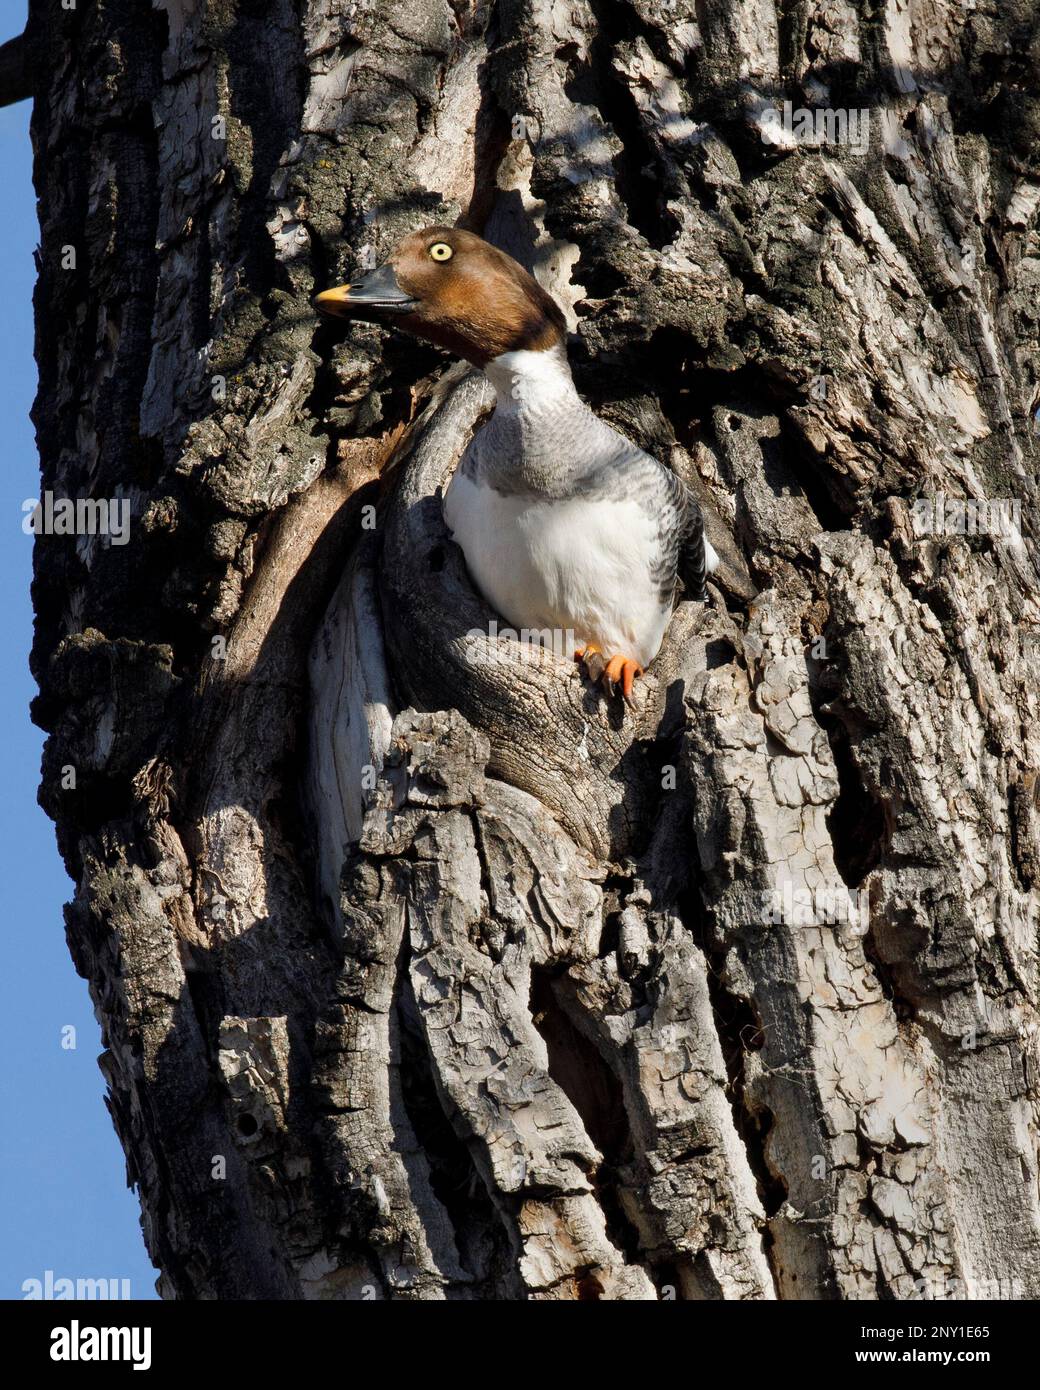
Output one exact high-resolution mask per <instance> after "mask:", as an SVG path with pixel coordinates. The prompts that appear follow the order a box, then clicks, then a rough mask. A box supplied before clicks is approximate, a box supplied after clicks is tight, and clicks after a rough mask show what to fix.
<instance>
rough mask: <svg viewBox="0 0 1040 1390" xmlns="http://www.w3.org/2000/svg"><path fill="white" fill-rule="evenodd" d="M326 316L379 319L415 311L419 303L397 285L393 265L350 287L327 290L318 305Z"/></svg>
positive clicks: (363, 277) (368, 275) (382, 268)
mask: <svg viewBox="0 0 1040 1390" xmlns="http://www.w3.org/2000/svg"><path fill="white" fill-rule="evenodd" d="M314 303H315V307H316V308H318V309H319V310H320V311H321V312H322V313H323V314H331V315H333V316H334V317H336V318H344V319H363V318H377V317H380V316H381V315H383V314H395V313H397V314H401V313H406V312H407V311H408V310H409V309H414V308H415V306H416V304H417V303H418V300H415V299H413V298H412V297H411V295H409V294H406V293H405V291H404V290H403V289H402V288H401V286H400V285H399V284H398V283H397V276H396V275H395V274H394V268H393V266H392V265H381V266H379V268H378V269H376V270H370V271H368V272H367V273H366V274H365V275H362V276H360V278H359V279H357V280H352V281H351V282H350V284H349V285H340V286H339V287H338V288H337V289H334V290H324V291H323V292H322V293H321V294H319V295H318V296H317V298H316V299H315V301H314Z"/></svg>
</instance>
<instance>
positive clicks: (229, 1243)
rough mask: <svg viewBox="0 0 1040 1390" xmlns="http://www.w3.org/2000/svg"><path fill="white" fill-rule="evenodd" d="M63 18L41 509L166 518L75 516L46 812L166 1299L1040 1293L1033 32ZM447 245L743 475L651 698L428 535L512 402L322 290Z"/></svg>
mask: <svg viewBox="0 0 1040 1390" xmlns="http://www.w3.org/2000/svg"><path fill="white" fill-rule="evenodd" d="M28 42H29V43H30V44H31V46H32V51H33V52H35V53H37V54H39V53H46V54H47V55H48V59H47V62H46V64H43V65H41V66H40V70H39V71H38V73H37V77H36V84H37V92H36V107H35V115H34V121H33V131H34V141H35V148H36V186H37V190H38V193H39V198H40V210H41V222H42V242H41V245H42V249H41V251H40V255H39V269H40V281H39V289H38V292H37V298H36V304H37V314H38V320H37V325H38V336H37V356H38V360H39V366H40V377H41V380H40V394H39V398H38V401H37V405H36V410H35V421H36V425H37V430H38V436H39V444H40V452H41V457H42V467H43V479H42V488H43V490H44V495H45V494H46V493H47V492H50V493H51V494H53V497H54V498H61V497H66V496H67V497H72V498H81V499H82V498H88V497H89V498H94V499H111V500H112V502H113V505H114V506H115V507H116V511H115V512H113V515H117V514H118V503H119V501H125V502H126V503H127V504H128V507H129V516H130V523H129V532H128V537H126V538H125V539H126V543H125V544H123V543H120V542H121V538H120V536H119V535H118V534H111V535H109V536H107V537H106V536H103V535H90V534H79V535H69V536H65V535H61V534H57V533H55V534H42V535H40V536H38V538H37V541H36V582H35V597H36V607H37V614H38V620H37V637H36V644H35V652H34V672H35V674H36V677H37V679H38V681H39V685H40V696H39V699H38V701H37V703H36V706H35V716H36V718H37V720H38V721H39V722H40V723H41V724H42V726H43V727H44V728H45V729H46V730H47V731H48V732H49V734H50V737H49V739H48V742H47V749H46V753H45V757H44V767H43V781H42V789H41V800H42V803H43V805H44V806H45V807H46V809H47V810H48V812H49V813H50V814H51V815H52V816H53V817H54V819H55V821H56V823H57V826H58V837H59V843H60V847H61V851H62V853H63V855H64V857H65V861H66V863H67V865H68V868H69V871H70V873H71V874H72V876H73V878H74V880H75V882H76V885H77V888H76V896H75V899H74V901H73V903H72V904H71V905H70V907H69V909H68V913H67V930H68V939H69V944H70V947H71V950H72V954H73V957H74V959H75V962H76V965H77V968H78V969H79V971H80V972H81V973H82V974H83V975H84V977H85V978H86V979H87V980H88V981H89V985H90V989H91V993H92V997H93V999H94V1001H95V1005H96V1008H97V1012H98V1014H99V1016H100V1018H101V1020H102V1025H103V1029H104V1042H105V1048H106V1050H105V1053H104V1055H103V1057H102V1059H101V1065H102V1068H103V1071H104V1073H105V1076H106V1078H107V1081H108V1085H109V1095H110V1108H111V1112H112V1116H113V1119H114V1121H115V1125H116V1128H117V1130H118V1132H119V1134H120V1137H121V1139H122V1142H123V1145H124V1148H125V1150H126V1155H127V1165H128V1177H129V1180H130V1181H131V1182H132V1183H134V1184H136V1185H137V1186H138V1188H139V1191H140V1196H141V1203H142V1211H143V1225H144V1232H145V1238H146V1241H147V1245H148V1249H149V1251H150V1253H151V1255H152V1258H153V1259H154V1261H155V1262H156V1263H157V1264H158V1265H159V1267H160V1269H161V1270H162V1276H161V1280H160V1290H161V1292H162V1293H163V1294H164V1295H165V1296H170V1297H179V1298H243V1297H244V1298H259V1297H275V1298H292V1299H296V1298H321V1299H354V1298H371V1297H375V1298H406V1299H407V1298H411V1299H428V1298H451V1299H470V1298H486V1299H523V1298H533V1299H583V1298H587V1299H597V1298H601V1299H656V1298H661V1299H668V1298H684V1299H700V1298H726V1299H742V1298H743V1299H770V1298H843V1299H853V1298H858V1299H863V1298H866V1299H876V1298H888V1297H898V1298H913V1297H924V1298H935V1297H938V1298H946V1297H955V1296H957V1294H958V1293H960V1294H962V1295H968V1296H976V1297H994V1296H998V1297H1004V1298H1006V1297H1016V1298H1017V1297H1034V1298H1035V1297H1037V1296H1040V1188H1038V1170H1037V1100H1038V1088H1037V1065H1036V1064H1037V1007H1036V1005H1037V988H1038V983H1040V980H1038V934H1037V903H1038V887H1040V884H1038V875H1040V840H1038V827H1040V783H1038V781H1037V774H1036V769H1037V767H1038V766H1040V737H1038V733H1037V729H1036V725H1035V722H1034V720H1033V718H1032V716H1033V713H1034V710H1035V703H1034V700H1035V695H1034V692H1035V688H1036V680H1037V674H1038V671H1040V648H1038V644H1037V633H1038V622H1040V609H1038V603H1037V587H1036V586H1037V578H1038V567H1037V552H1036V548H1035V540H1034V536H1035V532H1034V525H1035V511H1034V507H1035V502H1036V480H1035V471H1036V462H1037V455H1038V447H1037V437H1036V435H1035V434H1034V433H1033V431H1032V428H1031V424H1032V417H1033V415H1034V413H1035V411H1036V407H1037V404H1038V394H1040V391H1038V385H1037V382H1038V379H1040V344H1038V320H1037V311H1036V305H1037V295H1038V288H1040V245H1038V236H1037V210H1038V206H1040V158H1038V153H1037V151H1038V141H1037V135H1038V133H1040V100H1038V95H1037V94H1038V92H1040V86H1038V81H1040V73H1038V69H1040V37H1038V28H1037V17H1036V10H1035V6H1034V5H1031V4H1029V3H1028V2H1027V0H1023V3H1014V0H1001V4H1000V6H999V11H998V7H997V6H995V5H991V4H988V3H982V0H980V3H979V4H978V5H977V6H976V5H975V4H970V5H964V6H960V7H958V6H947V5H939V4H936V3H931V0H884V3H882V0H878V3H875V4H873V5H870V6H867V5H855V4H852V3H849V2H848V0H830V3H828V4H826V5H824V4H814V3H797V4H787V5H774V4H770V3H768V0H746V3H731V0H700V3H697V4H695V3H694V0H627V3H615V4H609V5H608V4H605V3H602V0H573V3H568V4H566V5H563V4H559V3H554V0H498V3H496V4H494V5H484V4H478V5H469V4H464V3H460V2H456V3H452V4H447V3H444V2H443V0H372V3H371V4H369V5H366V6H359V5H356V4H345V3H340V0H298V3H292V2H291V0H270V3H260V0H237V3H234V0H220V3H218V2H217V0H210V2H209V3H206V0H153V7H152V8H149V7H148V6H145V5H142V4H140V3H139V0H95V3H94V4H93V5H91V6H86V5H83V6H81V7H78V8H77V9H75V10H71V11H66V10H63V9H62V8H61V7H60V6H58V5H56V4H54V3H51V0H47V3H44V0H33V3H32V5H31V16H30V27H29V33H28ZM785 100H789V101H790V102H791V108H789V111H793V113H794V114H793V117H792V119H791V120H790V121H788V123H787V126H785V125H784V121H783V116H784V110H785V108H784V102H785ZM802 108H810V109H813V110H816V109H819V110H823V109H825V108H826V109H831V110H832V111H838V110H840V111H843V112H845V111H848V110H851V111H852V112H853V114H854V115H855V113H856V112H859V111H861V110H862V111H864V112H866V129H867V130H868V132H869V140H868V141H863V142H862V143H861V144H860V145H857V144H856V143H855V140H854V139H853V124H852V122H851V121H850V122H849V124H848V125H847V127H845V129H844V135H843V134H842V129H841V128H840V127H837V126H834V127H833V128H831V129H830V130H829V131H828V130H827V129H824V131H823V137H824V138H823V139H822V140H820V141H816V142H812V143H809V142H807V141H805V140H803V139H801V138H800V137H799V128H798V126H797V122H798V120H799V117H798V112H799V110H801V109H802ZM777 113H779V114H777ZM788 127H790V128H788ZM859 129H860V131H861V133H862V131H863V129H864V127H863V126H860V127H859ZM433 222H442V223H443V222H446V223H456V222H457V223H459V224H460V225H463V226H466V227H469V228H471V229H472V230H475V231H478V232H480V233H482V234H483V235H485V236H487V237H488V238H489V239H490V240H492V241H494V242H495V243H496V244H497V245H500V246H502V247H504V248H505V249H507V250H509V251H511V252H512V253H513V254H514V255H516V256H517V257H518V259H520V260H522V261H523V262H524V263H525V264H527V265H529V266H531V267H532V268H533V269H534V270H535V271H536V273H537V274H538V276H539V278H540V279H541V280H542V282H543V283H544V284H545V285H546V287H547V288H548V289H550V291H552V292H553V293H554V294H555V295H556V296H557V297H558V299H559V300H560V302H561V303H562V304H563V305H564V306H565V307H566V310H567V313H568V318H569V322H570V325H571V327H572V330H573V333H572V339H571V344H572V346H571V356H572V361H573V363H574V366H575V375H576V380H577V383H578V386H579V389H580V390H581V392H582V393H583V394H584V395H585V397H586V398H587V399H588V400H589V401H590V402H591V403H592V404H593V406H594V407H595V409H597V410H598V411H599V412H600V413H601V414H602V415H604V416H605V417H606V418H608V419H609V420H611V422H612V423H614V424H616V425H617V426H618V428H620V429H621V430H622V431H624V432H626V433H627V434H629V435H630V436H631V437H632V438H633V439H635V440H636V441H637V442H638V443H639V444H640V445H641V446H642V447H644V448H646V449H647V450H648V451H650V452H653V453H655V454H656V455H657V456H658V457H661V458H663V459H665V460H666V461H669V462H670V463H671V464H672V466H673V467H674V468H675V469H676V470H677V471H679V472H680V473H681V474H682V475H683V476H685V477H686V478H687V479H688V481H689V482H690V483H691V485H692V486H694V487H695V488H696V489H697V491H698V493H699V494H700V496H701V498H702V500H703V505H704V510H705V514H706V527H707V531H708V535H709V538H710V539H711V541H712V543H713V544H714V545H715V548H716V549H717V550H718V551H719V552H720V554H721V555H722V557H723V565H722V567H721V569H720V571H719V573H718V576H717V580H718V582H717V583H713V584H712V586H711V589H710V597H709V602H708V604H707V605H706V606H704V607H701V606H700V605H693V604H688V603H684V604H682V605H681V606H680V607H679V608H678V610H677V612H676V615H675V618H674V620H673V623H672V627H671V629H670V633H669V637H668V639H667V641H666V646H665V648H664V650H663V651H662V654H661V656H660V657H659V659H658V660H657V661H656V662H655V663H654V665H653V666H652V667H651V669H650V671H649V672H648V674H647V677H646V679H645V681H643V682H641V683H640V689H639V694H638V701H639V708H638V711H637V712H636V714H635V715H632V714H631V713H627V714H625V715H624V717H622V714H621V712H620V706H618V707H615V705H614V704H613V703H610V702H608V701H606V700H605V699H604V698H602V697H601V696H598V695H596V694H594V693H593V692H591V690H590V689H589V687H588V686H587V685H586V684H584V683H583V681H582V680H581V678H580V676H579V674H578V671H577V669H576V668H575V667H574V664H573V662H571V661H569V659H567V657H566V655H565V657H564V658H562V659H561V658H558V657H556V656H554V655H552V654H551V653H548V652H543V651H541V650H538V649H534V648H531V647H525V646H522V645H521V644H520V643H518V642H516V641H514V640H512V638H510V637H509V636H508V635H505V636H501V635H495V632H494V629H493V627H492V626H491V624H492V622H493V620H494V618H495V615H494V614H492V613H491V612H490V611H489V610H488V609H487V607H486V605H484V603H483V602H482V600H481V599H480V598H479V597H478V596H477V595H476V594H475V592H474V591H473V589H472V588H471V586H470V584H469V581H468V579H467V577H466V572H465V567H464V564H463V562H462V558H461V554H460V552H459V551H458V550H457V549H456V548H455V547H454V546H453V545H452V544H451V543H450V541H449V539H448V536H447V533H446V531H445V527H444V523H443V520H442V517H441V511H440V506H439V501H438V499H437V490H438V488H439V487H440V486H441V485H442V484H443V483H444V482H445V481H446V479H447V477H448V476H449V475H450V472H451V469H452V467H453V465H454V463H455V462H456V460H457V459H458V457H459V454H460V453H461V450H462V449H463V448H464V446H465V443H466V441H467V439H468V437H469V436H470V434H471V432H472V430H473V428H474V425H475V424H476V422H477V421H478V420H479V418H480V417H481V414H482V412H484V411H485V410H486V409H487V406H488V390H487V388H486V387H485V386H484V383H483V379H482V378H481V377H480V376H479V374H475V373H473V372H471V371H467V370H464V369H462V368H460V367H458V366H453V365H452V364H451V363H450V361H449V360H448V359H445V358H444V357H443V356H442V355H441V354H439V353H437V352H435V351H434V350H433V349H430V348H427V347H424V346H422V345H419V344H417V343H415V342H414V341H411V340H406V339H403V338H401V337H398V336H395V335H389V334H386V333H384V332H382V331H381V330H379V329H377V328H375V327H372V326H352V327H350V328H348V329H347V330H346V331H345V332H344V331H343V330H342V329H336V328H333V327H330V326H323V325H320V324H319V323H318V322H317V320H316V318H315V315H314V313H313V311H312V308H311V305H310V298H311V295H312V294H313V293H314V292H315V290H317V289H322V288H324V287H326V286H327V285H330V284H335V283H339V282H340V281H341V280H343V279H345V278H348V276H349V273H350V271H351V270H352V268H353V267H354V266H356V265H357V264H358V262H359V261H364V260H365V259H366V257H368V256H369V255H371V256H374V258H375V260H376V261H378V260H379V259H381V258H382V257H383V256H384V255H385V254H386V253H387V252H389V251H390V250H391V249H392V248H393V246H394V245H395V243H396V242H397V241H398V240H399V239H400V237H401V236H402V235H404V234H405V233H407V232H408V231H411V230H413V229H414V228H416V227H419V226H422V225H424V224H428V223H433ZM366 248H367V249H366ZM943 496H947V497H950V498H957V499H969V500H971V501H974V502H985V501H991V502H992V501H994V500H997V501H999V500H1001V499H1007V500H1008V501H1009V502H1014V503H1017V504H1018V508H1020V510H1021V516H1020V518H1019V516H1018V515H1017V510H1018V508H1014V509H1011V508H1009V509H1008V512H1014V513H1015V514H1014V515H1013V516H1012V518H1011V524H1009V525H1004V526H1003V528H1001V527H1000V526H997V527H996V528H994V527H993V526H986V525H982V524H981V523H980V525H978V526H974V525H973V526H972V528H971V529H973V530H977V531H978V532H979V534H963V533H962V532H963V531H964V529H965V527H964V525H963V523H964V511H963V508H962V510H961V513H960V523H961V525H960V530H958V524H957V514H956V512H955V511H949V512H948V511H947V510H946V509H944V508H943V507H942V506H941V505H940V504H939V503H937V502H935V499H937V498H941V497H943ZM922 499H923V500H922ZM973 515H974V514H973ZM951 518H952V519H951ZM1004 519H1005V521H1006V520H1007V519H1008V518H1007V516H1005V518H1004ZM41 525H42V523H41ZM56 529H57V528H56ZM80 529H81V531H82V529H83V528H82V526H81V528H80ZM994 529H995V530H996V532H997V533H996V534H994Z"/></svg>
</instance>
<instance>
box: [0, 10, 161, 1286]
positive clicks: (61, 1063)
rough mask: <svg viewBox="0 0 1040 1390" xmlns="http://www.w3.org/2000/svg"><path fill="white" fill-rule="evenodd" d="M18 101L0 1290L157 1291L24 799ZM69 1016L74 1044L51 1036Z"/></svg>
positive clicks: (32, 797)
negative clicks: (37, 1282)
mask: <svg viewBox="0 0 1040 1390" xmlns="http://www.w3.org/2000/svg"><path fill="white" fill-rule="evenodd" d="M13 8H14V6H7V7H5V14H4V21H3V32H2V33H0V42H3V40H5V39H7V38H9V37H11V35H13V34H14V33H15V32H16V25H15V21H14V17H13V16H12V14H11V10H12V9H13ZM20 8H23V11H24V7H20ZM29 113H30V103H29V102H27V101H26V102H22V103H20V104H19V105H18V106H8V107H4V108H0V169H2V171H3V180H4V196H5V206H4V236H3V254H2V256H0V304H3V306H4V331H3V333H0V425H2V428H3V433H4V437H5V438H6V440H7V446H6V447H7V457H6V459H5V461H4V462H5V466H4V468H3V469H2V470H0V477H2V489H3V494H2V498H3V506H2V508H0V535H2V537H3V543H2V544H0V589H2V592H3V595H4V600H3V603H2V604H0V638H2V651H3V654H4V660H3V664H2V666H0V721H2V727H3V730H4V737H3V738H2V739H0V786H2V787H3V797H2V798H0V853H2V856H3V860H4V862H3V864H2V866H0V915H2V921H3V929H4V934H5V941H4V955H3V969H2V970H0V1056H2V1057H3V1065H2V1066H0V1114H2V1115H3V1117H4V1119H3V1126H2V1129H0V1298H22V1297H24V1294H23V1292H22V1282H23V1280H26V1279H32V1278H36V1279H41V1280H42V1279H43V1277H44V1271H45V1270H47V1269H51V1270H53V1271H54V1275H55V1278H58V1277H65V1278H72V1279H75V1278H110V1279H129V1280H130V1281H131V1291H132V1295H133V1297H135V1298H154V1297H155V1288H154V1283H155V1277H156V1275H155V1270H154V1269H153V1268H152V1265H151V1262H150V1261H149V1259H148V1256H147V1254H146V1253H145V1248H144V1241H143V1240H142V1237H141V1229H140V1225H139V1221H138V1204H137V1198H136V1196H135V1195H134V1193H132V1192H130V1191H128V1190H127V1187H126V1170H125V1166H124V1162H123V1154H122V1150H121V1148H120V1146H119V1142H118V1140H117V1139H116V1136H115V1131H114V1130H113V1128H112V1122H111V1120H110V1119H109V1117H108V1112H107V1110H106V1109H105V1106H104V1102H103V1100H102V1095H103V1093H104V1085H103V1082H102V1079H101V1073H100V1072H99V1070H98V1066H97V1058H98V1055H99V1053H100V1052H101V1034H100V1030H99V1028H98V1025H97V1022H96V1021H95V1019H94V1011H93V1008H92V1006H91V1003H90V996H89V995H88V993H87V986H86V982H85V981H84V980H81V979H80V978H79V976H78V975H77V974H76V972H75V970H74V969H73V967H72V961H71V959H70V957H69V953H68V948H67V947H66V945H65V929H64V925H63V922H62V904H63V903H64V902H66V901H67V900H68V898H69V897H70V896H71V894H72V884H71V882H70V881H69V879H68V877H67V876H66V874H65V870H64V867H63V865H62V862H61V860H60V858H59V857H58V851H57V849H56V847H55V841H54V828H53V826H52V825H51V823H50V822H49V821H48V820H47V818H46V817H45V816H44V814H43V812H42V811H41V810H40V809H39V807H38V806H37V805H36V785H37V782H38V780H39V770H40V748H41V746H42V743H43V735H42V733H41V732H40V731H39V730H38V729H37V728H35V726H34V725H33V724H31V723H30V721H29V700H30V699H31V697H32V695H33V693H34V690H35V687H34V685H33V681H32V678H31V676H30V675H29V666H28V656H29V646H30V643H31V640H32V609H31V607H30V599H29V581H30V578H31V573H32V570H31V565H32V538H31V537H30V536H26V535H23V534H22V516H23V513H22V502H23V501H24V500H25V499H26V498H27V497H36V496H38V495H39V477H38V463H37V456H36V445H35V440H34V437H33V429H32V425H31V423H30V421H29V408H30V406H31V404H32V400H33V396H34V394H35V390H36V365H35V362H34V361H33V323H32V290H33V279H34V276H35V270H34V266H33V254H32V253H33V248H34V247H35V246H36V244H37V240H38V226H37V222H36V201H35V194H34V192H33V186H32V151H31V148H30V144H29ZM70 1024H71V1025H72V1026H73V1027H74V1028H75V1029H76V1048H75V1050H66V1049H63V1048H62V1045H61V1043H62V1030H63V1028H65V1027H66V1026H67V1025H70Z"/></svg>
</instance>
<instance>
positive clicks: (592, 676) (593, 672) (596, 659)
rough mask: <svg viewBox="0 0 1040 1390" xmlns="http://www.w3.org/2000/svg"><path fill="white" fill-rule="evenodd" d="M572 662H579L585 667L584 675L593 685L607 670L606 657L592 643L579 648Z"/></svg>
mask: <svg viewBox="0 0 1040 1390" xmlns="http://www.w3.org/2000/svg"><path fill="white" fill-rule="evenodd" d="M574 660H575V661H579V662H580V663H581V664H582V666H584V667H585V674H586V675H587V676H588V678H589V680H590V681H592V683H593V684H595V683H596V681H598V680H599V678H600V676H602V674H603V672H604V671H605V670H606V668H607V661H606V657H605V656H604V655H603V653H602V652H601V651H600V649H599V647H597V646H596V645H595V644H594V643H593V642H589V643H588V645H587V646H584V647H579V648H578V650H577V651H576V652H575V653H574Z"/></svg>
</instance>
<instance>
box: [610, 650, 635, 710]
mask: <svg viewBox="0 0 1040 1390" xmlns="http://www.w3.org/2000/svg"><path fill="white" fill-rule="evenodd" d="M642 674H643V668H642V666H640V664H639V662H638V661H633V660H632V659H631V657H627V656H612V657H611V658H610V660H609V661H608V662H607V665H606V669H605V670H604V672H603V679H604V681H605V682H606V684H607V688H608V689H609V691H610V693H611V694H613V693H614V689H615V686H616V685H617V684H619V683H620V685H621V696H622V699H623V700H624V702H625V704H626V705H627V706H628V707H629V709H635V707H636V706H635V701H634V700H633V699H632V684H633V682H634V681H635V678H636V676H641V675H642Z"/></svg>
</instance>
